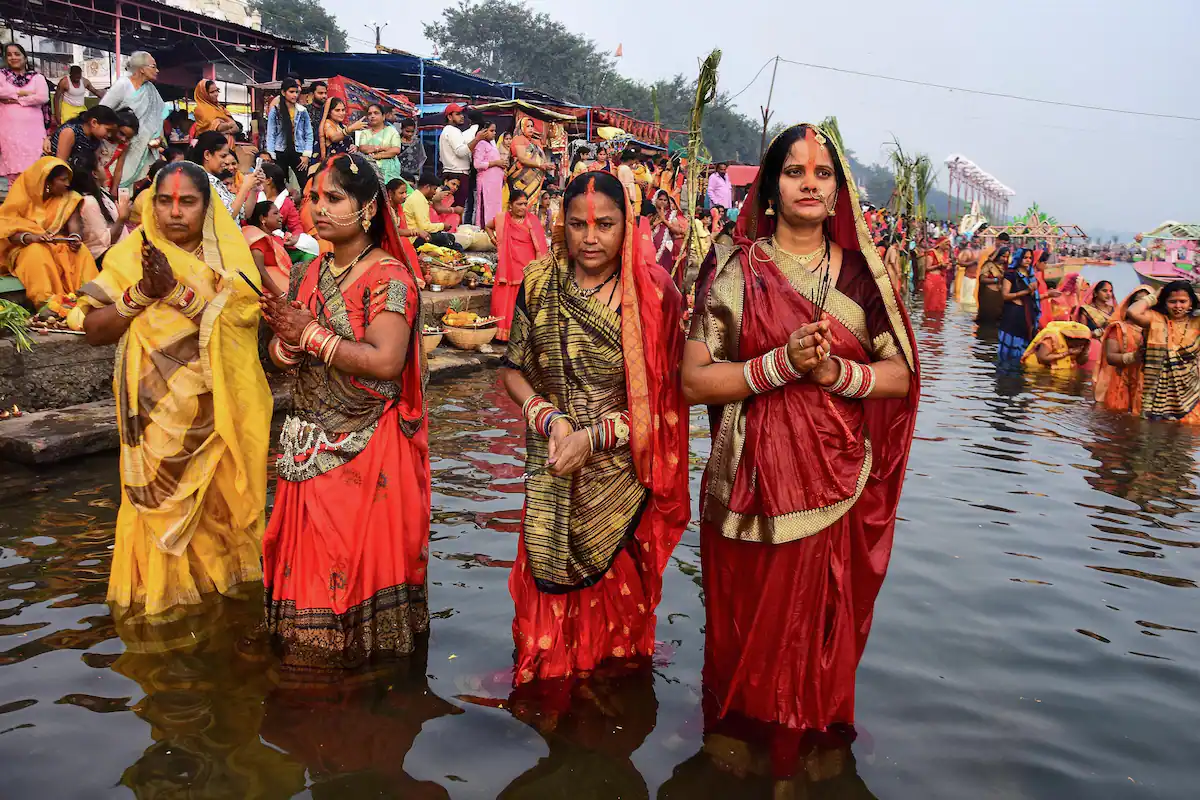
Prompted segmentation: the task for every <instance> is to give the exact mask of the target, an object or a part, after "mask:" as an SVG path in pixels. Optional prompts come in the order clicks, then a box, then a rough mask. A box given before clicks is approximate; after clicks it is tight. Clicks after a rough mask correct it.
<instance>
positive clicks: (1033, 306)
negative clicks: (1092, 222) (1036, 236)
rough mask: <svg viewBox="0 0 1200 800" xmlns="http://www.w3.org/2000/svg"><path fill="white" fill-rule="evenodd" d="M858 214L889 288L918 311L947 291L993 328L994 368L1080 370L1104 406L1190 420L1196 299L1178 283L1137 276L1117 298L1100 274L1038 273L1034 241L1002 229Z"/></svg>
mask: <svg viewBox="0 0 1200 800" xmlns="http://www.w3.org/2000/svg"><path fill="white" fill-rule="evenodd" d="M867 219H868V221H869V222H868V224H869V226H870V227H871V228H872V231H873V237H874V241H875V244H876V247H877V250H878V252H879V254H880V255H881V257H882V260H883V263H884V265H885V266H886V268H887V270H888V274H889V276H890V277H891V279H892V281H893V283H894V284H895V285H896V286H897V288H898V289H899V290H900V294H901V296H912V294H913V293H914V292H918V291H919V292H920V294H921V295H922V298H921V299H922V304H923V308H924V311H925V314H926V316H930V315H937V314H942V313H944V311H945V309H946V307H947V302H948V300H950V299H953V300H954V301H955V303H956V304H957V306H958V307H959V308H960V309H962V310H965V311H967V312H968V313H970V314H973V315H974V316H975V317H976V319H977V320H978V322H979V323H980V325H981V326H986V327H989V328H994V329H995V331H996V335H997V341H998V345H997V354H996V359H997V363H998V364H999V365H1000V366H1001V367H1002V368H1009V367H1016V368H1021V369H1028V370H1032V371H1052V372H1057V373H1062V374H1065V373H1073V372H1076V371H1083V372H1084V373H1085V374H1088V375H1090V376H1091V378H1092V383H1093V395H1094V398H1095V401H1096V402H1097V403H1099V404H1101V405H1103V406H1105V407H1106V408H1108V409H1110V410H1112V411H1118V412H1123V413H1130V414H1133V415H1135V416H1140V417H1143V418H1145V419H1149V420H1164V421H1177V422H1183V423H1185V424H1195V423H1197V422H1200V408H1198V406H1200V369H1198V364H1197V361H1196V359H1197V356H1198V355H1200V342H1198V339H1200V317H1197V316H1196V313H1197V312H1200V300H1198V298H1197V295H1196V290H1195V286H1194V285H1193V284H1192V283H1191V282H1190V281H1175V282H1172V283H1168V284H1167V285H1165V286H1162V287H1154V286H1146V285H1142V286H1139V287H1137V288H1136V289H1135V290H1134V291H1133V292H1131V293H1130V294H1129V295H1128V296H1126V297H1125V298H1124V299H1119V298H1117V297H1116V295H1115V293H1114V289H1113V285H1112V283H1111V282H1110V281H1106V280H1102V281H1099V282H1097V283H1096V284H1095V285H1094V286H1093V285H1092V284H1090V283H1089V282H1088V281H1087V280H1086V279H1085V278H1083V277H1082V276H1081V275H1079V274H1078V273H1071V274H1067V275H1065V276H1064V277H1063V278H1062V279H1061V280H1060V281H1054V280H1051V279H1048V278H1047V276H1046V269H1047V267H1049V266H1050V265H1051V263H1050V258H1051V248H1050V247H1049V246H1048V245H1047V243H1046V242H1042V241H1036V240H1023V241H1022V242H1021V243H1014V242H1013V241H1012V237H1011V236H1010V235H1009V234H1008V233H1006V232H1001V233H999V234H998V235H996V236H994V237H987V238H983V237H978V238H977V237H974V236H971V235H966V234H959V232H958V231H957V230H956V228H955V226H954V225H953V224H951V223H944V222H937V221H931V222H928V223H925V224H924V225H922V224H913V221H912V220H909V219H905V218H903V217H899V216H897V215H894V214H892V213H891V212H888V211H886V210H875V211H869V212H868V213H867ZM1058 255H1059V256H1061V255H1062V254H1061V253H1059V254H1058Z"/></svg>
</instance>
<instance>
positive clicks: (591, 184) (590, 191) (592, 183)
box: [586, 178, 596, 239]
mask: <svg viewBox="0 0 1200 800" xmlns="http://www.w3.org/2000/svg"><path fill="white" fill-rule="evenodd" d="M586 197H587V211H588V215H587V226H588V230H587V232H588V238H589V239H595V238H596V179H595V178H592V179H590V180H589V181H588V188H587V194H586Z"/></svg>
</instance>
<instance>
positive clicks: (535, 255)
mask: <svg viewBox="0 0 1200 800" xmlns="http://www.w3.org/2000/svg"><path fill="white" fill-rule="evenodd" d="M496 255H497V258H498V263H497V264H496V285H495V286H493V287H492V308H491V314H492V316H493V317H501V320H500V322H499V324H498V325H497V328H499V330H498V331H497V332H496V339H497V340H499V341H501V342H507V341H508V331H509V329H510V328H512V315H513V308H514V307H515V306H516V304H517V293H518V292H520V291H521V282H522V281H523V280H524V279H525V267H527V266H529V265H530V264H531V263H533V262H534V261H536V260H537V259H539V258H541V257H542V256H544V255H546V234H545V233H544V232H543V231H542V225H541V223H540V222H538V219H537V217H536V216H535V215H533V214H526V215H525V217H524V219H522V220H521V221H520V222H517V221H516V220H514V219H513V218H512V217H511V216H510V215H509V213H508V212H507V211H505V212H503V213H502V214H497V215H496Z"/></svg>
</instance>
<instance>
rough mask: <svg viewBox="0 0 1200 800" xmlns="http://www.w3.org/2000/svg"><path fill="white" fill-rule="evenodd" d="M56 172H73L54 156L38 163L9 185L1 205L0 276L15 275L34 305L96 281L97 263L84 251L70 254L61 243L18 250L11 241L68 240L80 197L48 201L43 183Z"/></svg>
mask: <svg viewBox="0 0 1200 800" xmlns="http://www.w3.org/2000/svg"><path fill="white" fill-rule="evenodd" d="M56 167H64V168H65V169H66V170H67V171H68V172H70V169H71V168H70V167H69V166H67V162H65V161H62V160H60V159H57V158H53V157H52V156H44V157H42V158H39V159H38V160H37V161H36V162H34V164H33V166H31V167H30V168H29V169H27V170H25V171H24V172H22V173H21V175H20V177H19V178H17V180H16V181H15V182H14V183H13V184H12V186H11V187H10V188H9V190H8V197H7V198H6V199H5V201H4V205H3V206H0V275H3V274H6V273H12V274H13V275H16V276H17V278H18V279H19V280H20V281H21V283H22V284H23V285H24V286H25V295H26V296H27V297H28V298H29V302H31V303H33V305H34V306H40V305H42V304H43V303H45V302H46V301H47V300H49V299H50V298H51V297H52V296H54V295H56V294H70V293H71V292H74V291H76V290H78V289H79V287H80V285H81V284H83V283H85V282H87V281H89V280H91V279H92V278H94V277H95V276H96V262H95V260H94V259H93V258H92V254H91V253H90V252H88V249H87V248H86V247H80V248H79V249H78V250H75V251H72V250H71V248H70V247H69V246H68V245H66V244H64V243H61V242H54V243H50V244H28V245H19V244H14V243H13V242H12V241H11V240H10V238H9V237H11V236H14V235H18V236H19V235H20V234H23V233H28V234H30V235H32V236H40V235H43V234H49V235H51V236H59V235H62V236H66V234H67V231H66V227H67V222H68V221H69V220H70V219H71V215H73V214H74V213H75V210H76V209H77V208H79V203H80V201H82V200H83V196H82V195H80V194H79V193H78V192H70V191H69V192H67V193H66V194H65V195H62V196H61V197H51V198H48V199H47V198H46V196H45V192H46V182H47V181H48V180H49V179H50V173H51V172H53V171H54V169H55V168H56Z"/></svg>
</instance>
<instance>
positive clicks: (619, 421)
mask: <svg viewBox="0 0 1200 800" xmlns="http://www.w3.org/2000/svg"><path fill="white" fill-rule="evenodd" d="M587 435H588V443H589V444H591V446H592V452H593V453H599V452H601V451H604V450H615V449H616V448H618V447H620V446H621V445H623V444H625V443H626V442H628V441H629V412H628V411H622V412H621V413H619V414H609V415H607V416H605V417H604V418H603V419H601V420H600V421H599V422H597V423H596V424H595V425H592V426H591V427H589V428H588V429H587Z"/></svg>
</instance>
